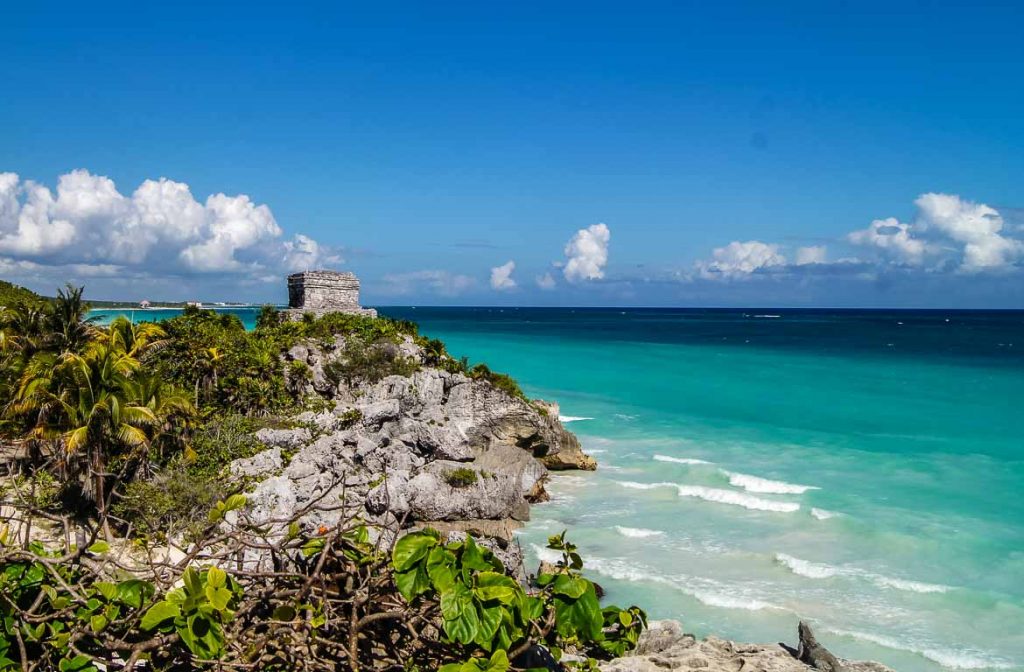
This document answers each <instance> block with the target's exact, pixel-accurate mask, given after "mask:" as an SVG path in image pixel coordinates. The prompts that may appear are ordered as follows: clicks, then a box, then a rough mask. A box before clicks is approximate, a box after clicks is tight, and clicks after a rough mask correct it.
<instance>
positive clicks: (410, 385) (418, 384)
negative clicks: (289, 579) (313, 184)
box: [233, 337, 596, 539]
mask: <svg viewBox="0 0 1024 672" xmlns="http://www.w3.org/2000/svg"><path fill="white" fill-rule="evenodd" d="M344 345H345V343H344V339H343V338H341V337H339V338H337V339H336V340H335V342H334V343H329V344H324V343H319V344H315V343H304V344H302V345H298V346H296V347H293V348H292V349H291V350H290V351H289V353H288V355H287V360H288V362H300V363H301V364H302V365H304V367H300V368H302V369H303V370H304V371H308V374H307V378H306V379H305V380H303V381H299V383H298V384H300V385H304V386H306V387H307V388H308V389H307V391H308V392H309V393H313V392H315V393H317V394H318V395H319V396H321V397H323V398H325V399H327V400H329V401H330V403H331V404H332V405H333V408H332V409H331V410H330V411H327V412H322V413H319V414H314V413H306V414H304V415H302V416H299V418H298V420H299V421H300V422H301V423H302V426H300V427H298V428H295V429H281V430H263V431H261V432H260V433H259V434H258V435H257V436H258V438H260V440H261V441H263V442H264V444H265V445H266V446H267V451H265V452H263V453H260V454H258V455H256V456H255V457H253V458H250V459H247V460H242V461H239V462H236V463H235V464H234V465H233V470H234V471H235V473H237V474H243V475H246V476H248V477H249V478H250V479H252V480H254V481H255V482H256V485H255V486H254V488H253V489H252V492H251V494H250V497H249V499H250V502H251V507H250V508H251V511H250V513H251V514H252V515H254V517H255V518H257V519H260V518H262V519H265V520H267V519H271V518H279V517H288V516H290V515H292V514H295V513H298V512H300V511H301V510H302V509H303V508H304V507H305V506H307V505H309V504H310V503H312V502H314V501H316V500H318V499H320V500H321V501H331V502H333V501H337V500H340V501H341V502H342V503H343V506H336V507H334V508H333V509H332V510H327V511H325V510H317V511H314V512H311V513H310V514H309V516H308V522H309V523H310V524H316V525H319V524H331V523H333V522H335V521H336V520H337V519H338V518H340V517H341V516H342V515H347V514H353V513H354V514H357V515H362V516H365V517H366V518H368V519H370V520H372V521H375V522H380V523H383V524H385V525H388V526H393V525H394V524H395V523H397V522H398V521H402V522H404V523H405V524H406V525H409V524H412V523H424V522H432V523H440V522H443V523H445V525H444V526H445V527H447V528H448V529H470V530H473V531H476V532H483V533H484V534H487V535H491V536H498V537H503V538H505V539H507V538H508V537H509V535H510V534H511V531H512V530H513V529H514V528H515V527H517V526H518V525H519V524H520V523H521V521H525V520H528V518H529V504H530V502H536V501H543V500H544V499H546V497H547V494H546V492H545V491H544V483H545V482H546V480H547V478H548V469H594V468H596V463H595V462H594V460H593V458H591V457H589V456H588V455H586V454H584V453H583V451H582V450H581V448H580V444H579V441H578V440H577V439H576V437H575V436H573V435H572V434H571V433H570V432H568V431H567V430H566V429H565V428H564V427H563V426H562V424H561V423H560V422H559V420H558V414H557V406H554V405H552V404H548V403H545V402H531V401H528V400H526V399H523V398H520V397H518V396H516V395H513V394H510V393H509V392H507V391H505V390H503V389H500V388H499V387H497V386H495V385H494V384H492V383H491V382H489V381H487V380H478V379H474V378H472V377H470V376H467V375H466V374H464V373H459V372H450V371H447V370H445V369H443V368H438V367H431V366H421V367H419V370H417V371H415V372H414V373H412V374H411V375H408V376H401V375H392V376H388V377H385V378H383V379H382V380H379V381H377V382H375V383H372V384H352V385H349V384H346V383H345V382H343V381H338V380H334V379H332V377H331V376H330V366H329V364H330V362H331V361H333V360H334V359H336V358H337V357H338V356H339V355H338V353H340V352H341V351H342V350H343V348H344ZM396 347H397V348H398V350H399V352H397V353H396V355H397V356H400V357H403V358H406V359H410V360H413V361H423V353H422V351H421V350H420V348H419V347H418V346H417V345H416V344H415V343H414V342H413V340H412V339H411V338H407V339H406V340H405V341H403V342H402V343H401V344H399V345H397V346H396ZM318 508H321V507H318Z"/></svg>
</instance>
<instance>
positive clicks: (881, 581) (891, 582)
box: [871, 574, 950, 593]
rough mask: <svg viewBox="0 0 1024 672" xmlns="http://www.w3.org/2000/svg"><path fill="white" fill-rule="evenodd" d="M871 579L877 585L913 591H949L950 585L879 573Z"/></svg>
mask: <svg viewBox="0 0 1024 672" xmlns="http://www.w3.org/2000/svg"><path fill="white" fill-rule="evenodd" d="M871 580H872V581H874V582H875V583H876V584H877V585H879V586H883V587H885V588H895V589H896V590H906V591H909V592H911V593H946V592H949V590H950V587H949V586H943V585H941V584H938V583H924V582H922V581H908V580H907V579H894V578H892V577H889V576H880V575H877V574H874V575H871Z"/></svg>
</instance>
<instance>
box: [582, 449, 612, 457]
mask: <svg viewBox="0 0 1024 672" xmlns="http://www.w3.org/2000/svg"><path fill="white" fill-rule="evenodd" d="M584 452H586V453H587V454H588V455H600V454H601V453H607V452H608V451H607V450H605V449H604V448H585V449H584Z"/></svg>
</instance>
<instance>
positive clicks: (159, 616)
mask: <svg viewBox="0 0 1024 672" xmlns="http://www.w3.org/2000/svg"><path fill="white" fill-rule="evenodd" d="M179 616H181V607H180V606H179V605H178V604H175V603H174V602H168V601H167V600H163V601H160V602H157V603H156V604H154V605H153V606H152V607H150V608H149V609H148V610H147V611H146V614H145V615H144V616H143V617H142V623H141V624H140V625H141V626H142V629H143V630H152V629H153V628H155V627H157V626H158V625H160V624H161V623H163V622H164V621H167V620H169V619H172V618H178V617H179Z"/></svg>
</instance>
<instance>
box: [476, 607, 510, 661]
mask: <svg viewBox="0 0 1024 672" xmlns="http://www.w3.org/2000/svg"><path fill="white" fill-rule="evenodd" d="M476 608H477V616H478V617H479V621H480V625H479V627H478V628H477V633H476V639H475V640H474V641H475V642H476V643H477V645H479V646H480V648H481V649H484V650H490V649H491V641H492V640H493V639H494V635H495V634H496V633H497V632H498V627H499V626H501V616H502V612H503V611H504V609H503V608H502V607H501V606H500V605H495V606H493V607H485V606H483V605H482V604H477V605H476Z"/></svg>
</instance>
